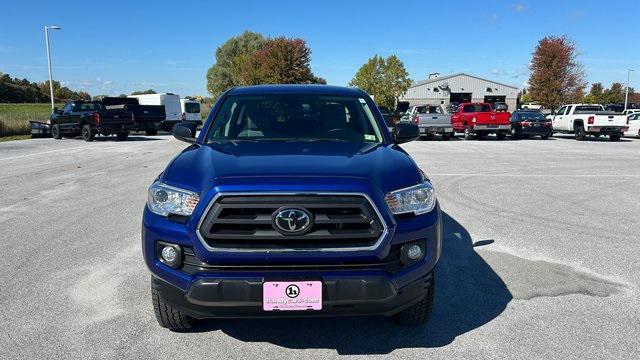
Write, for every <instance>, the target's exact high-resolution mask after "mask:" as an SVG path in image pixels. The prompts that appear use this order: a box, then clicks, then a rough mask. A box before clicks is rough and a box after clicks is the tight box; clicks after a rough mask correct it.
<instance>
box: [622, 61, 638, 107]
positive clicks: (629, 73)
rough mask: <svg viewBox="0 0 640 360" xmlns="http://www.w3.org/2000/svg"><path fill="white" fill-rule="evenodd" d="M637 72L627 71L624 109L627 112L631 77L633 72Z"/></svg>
mask: <svg viewBox="0 0 640 360" xmlns="http://www.w3.org/2000/svg"><path fill="white" fill-rule="evenodd" d="M632 71H635V70H633V69H627V89H626V91H625V94H624V109H625V110H627V104H628V103H629V76H630V75H631V72H632Z"/></svg>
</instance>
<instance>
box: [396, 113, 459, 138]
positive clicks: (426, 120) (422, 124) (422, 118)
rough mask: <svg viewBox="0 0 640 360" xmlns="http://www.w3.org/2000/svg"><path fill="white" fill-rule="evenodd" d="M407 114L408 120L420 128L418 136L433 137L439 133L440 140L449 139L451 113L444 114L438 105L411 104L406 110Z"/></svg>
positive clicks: (451, 128) (451, 132)
mask: <svg viewBox="0 0 640 360" xmlns="http://www.w3.org/2000/svg"><path fill="white" fill-rule="evenodd" d="M407 114H408V116H409V121H411V122H413V123H414V124H416V125H418V127H419V128H420V136H426V137H433V135H435V134H440V135H442V140H449V139H451V137H453V134H454V132H453V126H452V125H451V115H450V114H446V113H445V112H444V110H442V107H441V106H440V105H418V106H413V107H411V108H410V109H409V110H408V111H407Z"/></svg>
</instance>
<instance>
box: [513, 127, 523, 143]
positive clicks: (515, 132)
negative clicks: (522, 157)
mask: <svg viewBox="0 0 640 360" xmlns="http://www.w3.org/2000/svg"><path fill="white" fill-rule="evenodd" d="M511 138H512V139H513V140H519V139H520V138H522V135H520V130H519V129H518V128H517V127H516V126H515V125H513V126H511Z"/></svg>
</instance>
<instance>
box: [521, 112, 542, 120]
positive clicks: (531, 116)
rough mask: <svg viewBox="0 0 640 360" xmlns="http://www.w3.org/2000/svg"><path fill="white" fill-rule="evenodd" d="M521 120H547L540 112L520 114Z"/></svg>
mask: <svg viewBox="0 0 640 360" xmlns="http://www.w3.org/2000/svg"><path fill="white" fill-rule="evenodd" d="M520 119H522V120H542V121H544V120H545V117H544V115H543V114H542V113H539V112H533V111H532V112H523V113H520Z"/></svg>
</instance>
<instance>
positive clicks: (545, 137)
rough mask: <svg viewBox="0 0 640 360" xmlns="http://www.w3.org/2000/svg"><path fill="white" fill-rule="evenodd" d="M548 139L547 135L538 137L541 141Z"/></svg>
mask: <svg viewBox="0 0 640 360" xmlns="http://www.w3.org/2000/svg"><path fill="white" fill-rule="evenodd" d="M548 138H549V135H542V136H540V139H541V140H547V139H548Z"/></svg>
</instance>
